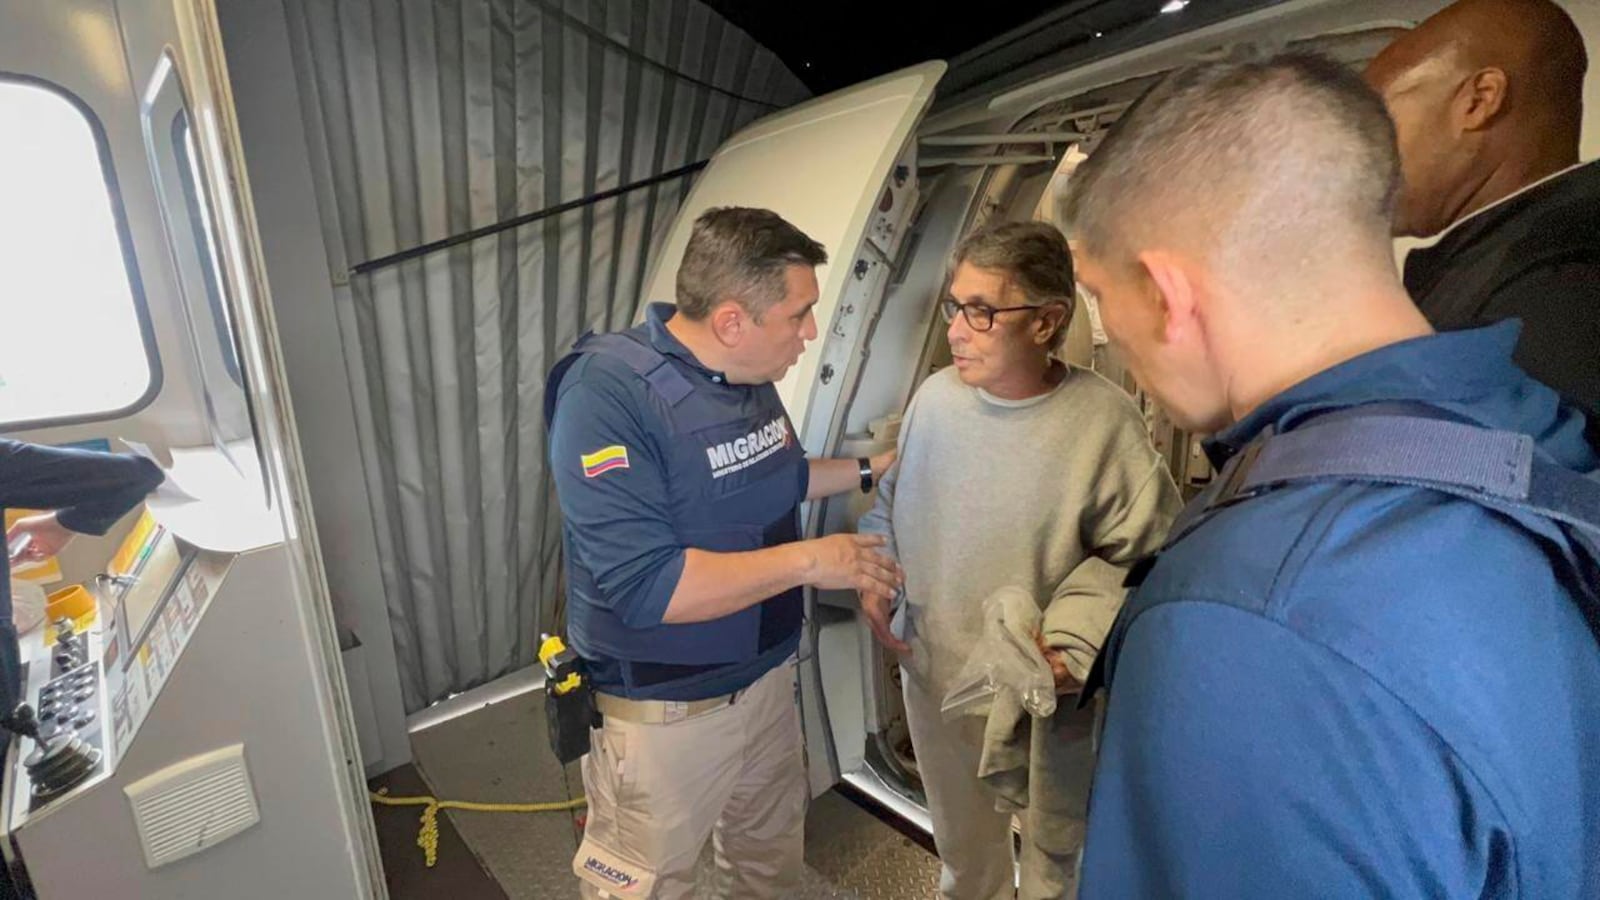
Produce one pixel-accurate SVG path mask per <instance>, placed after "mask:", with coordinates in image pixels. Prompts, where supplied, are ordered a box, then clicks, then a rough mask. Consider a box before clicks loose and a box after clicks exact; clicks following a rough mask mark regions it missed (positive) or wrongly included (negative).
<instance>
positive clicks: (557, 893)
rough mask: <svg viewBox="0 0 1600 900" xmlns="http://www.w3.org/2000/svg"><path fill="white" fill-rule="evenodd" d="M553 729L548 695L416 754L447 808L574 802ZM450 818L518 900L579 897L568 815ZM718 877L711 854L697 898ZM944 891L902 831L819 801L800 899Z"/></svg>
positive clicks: (523, 698)
mask: <svg viewBox="0 0 1600 900" xmlns="http://www.w3.org/2000/svg"><path fill="white" fill-rule="evenodd" d="M544 729H545V719H544V708H543V694H542V692H539V691H534V692H531V693H527V694H522V695H520V696H517V697H513V698H511V699H509V700H505V701H502V702H500V703H496V704H494V705H492V706H488V707H485V708H484V709H482V710H479V711H477V712H474V713H471V714H469V715H466V716H462V717H460V718H458V719H454V720H451V721H449V722H446V723H444V724H442V725H438V726H435V727H433V728H430V729H428V730H426V731H422V732H418V733H417V734H414V735H412V745H413V748H414V750H415V753H416V764H417V767H418V768H419V769H421V770H422V772H423V773H424V774H425V775H426V777H427V779H428V781H429V783H431V784H432V785H433V787H434V788H435V789H436V791H437V796H438V797H439V798H440V799H452V800H482V801H488V802H504V803H511V802H529V801H545V800H558V799H563V798H566V797H568V796H570V795H569V793H568V791H569V785H570V789H571V790H572V791H575V792H581V791H582V789H583V783H582V780H581V779H580V778H579V777H578V774H577V770H576V767H572V769H571V770H570V772H564V771H563V769H562V767H561V766H560V765H558V764H557V763H556V762H555V760H554V759H553V758H552V757H551V755H550V747H549V745H548V744H547V743H546V742H545V737H544V734H545V732H544ZM447 815H449V816H450V818H451V821H452V822H453V823H454V824H455V826H456V828H457V830H458V831H459V832H460V834H461V837H462V839H463V840H464V841H465V842H466V844H467V846H468V847H469V848H470V849H471V851H472V853H473V854H474V855H476V856H477V857H478V859H479V860H480V861H481V862H482V863H483V866H484V868H485V869H487V870H488V871H489V873H490V874H491V875H492V876H493V877H494V878H495V880H496V881H498V882H499V884H500V886H501V887H502V888H503V889H504V891H505V893H506V896H508V897H509V898H511V900H553V898H565V897H576V896H578V888H577V880H576V879H575V878H574V877H573V875H572V871H571V865H572V855H573V853H574V852H575V851H576V850H577V843H578V837H579V835H578V832H577V830H576V828H575V827H574V825H573V821H572V818H571V817H570V816H569V815H565V814H550V815H519V814H505V813H474V812H457V811H451V812H449V813H447ZM711 874H712V863H711V855H710V851H709V848H708V850H707V852H706V854H705V855H704V856H703V857H702V859H701V867H700V871H699V873H698V880H699V884H700V885H701V886H702V887H703V888H704V889H705V890H704V893H699V892H697V896H705V897H710V896H712V895H711V893H710V890H709V885H710V876H711ZM938 883H939V861H938V859H937V858H936V857H935V856H934V855H933V854H931V853H929V852H928V851H926V850H924V849H923V848H922V847H921V846H919V845H918V844H916V843H914V842H913V841H911V840H910V839H908V838H906V837H905V836H904V835H902V834H900V833H899V832H898V831H896V830H895V829H894V828H891V827H890V826H888V825H885V824H884V823H882V822H880V821H879V820H878V819H877V818H875V817H874V816H873V815H872V814H871V813H868V812H867V811H866V810H863V809H862V808H861V807H859V806H857V805H856V804H855V803H854V802H852V801H851V800H849V799H847V798H845V797H843V796H841V795H839V794H837V793H834V792H829V793H827V794H824V795H823V796H821V797H819V798H817V799H816V800H815V801H813V803H812V805H811V810H810V812H809V814H808V816H807V819H806V872H805V876H804V879H803V881H802V883H801V886H800V891H799V892H798V893H797V894H796V895H795V897H796V898H797V900H901V898H905V900H912V898H916V900H922V898H931V897H934V896H935V895H936V893H937V887H938ZM395 896H396V897H403V896H405V894H404V892H403V891H396V892H395ZM451 900H473V898H469V897H466V896H462V895H460V894H454V895H452V896H451Z"/></svg>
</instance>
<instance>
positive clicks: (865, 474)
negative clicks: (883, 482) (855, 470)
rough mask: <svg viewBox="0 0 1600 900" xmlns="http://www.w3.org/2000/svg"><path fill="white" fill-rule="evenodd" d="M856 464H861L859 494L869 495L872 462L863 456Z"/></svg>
mask: <svg viewBox="0 0 1600 900" xmlns="http://www.w3.org/2000/svg"><path fill="white" fill-rule="evenodd" d="M856 462H858V463H860V464H861V493H863V494H870V493H872V460H870V459H867V458H866V457H865V456H863V457H861V458H860V459H857V460H856Z"/></svg>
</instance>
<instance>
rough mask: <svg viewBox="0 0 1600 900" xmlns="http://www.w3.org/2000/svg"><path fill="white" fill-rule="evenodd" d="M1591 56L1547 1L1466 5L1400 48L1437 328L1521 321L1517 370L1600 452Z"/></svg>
mask: <svg viewBox="0 0 1600 900" xmlns="http://www.w3.org/2000/svg"><path fill="white" fill-rule="evenodd" d="M1587 68H1588V54H1587V53H1586V52H1585V51H1584V46H1583V35H1582V34H1580V33H1579V31H1578V28H1577V26H1576V25H1574V24H1573V22H1572V19H1571V17H1569V16H1568V15H1567V13H1566V12H1565V11H1563V10H1562V9H1561V7H1560V6H1558V5H1556V4H1555V3H1554V2H1552V0H1460V2H1458V3H1453V4H1451V5H1450V6H1448V7H1446V8H1445V9H1444V10H1442V11H1440V12H1439V13H1437V14H1436V15H1434V16H1432V17H1431V18H1429V19H1427V20H1426V21H1424V22H1423V23H1422V24H1420V25H1418V26H1417V27H1416V28H1415V29H1413V30H1412V31H1410V32H1409V33H1407V34H1406V35H1404V36H1403V37H1401V38H1400V39H1398V40H1396V41H1395V42H1394V43H1393V44H1390V45H1389V46H1388V47H1387V48H1385V49H1384V51H1383V52H1382V53H1380V54H1378V57H1377V58H1376V59H1374V60H1373V61H1372V65H1370V66H1369V67H1368V68H1367V71H1366V79H1367V82H1368V83H1369V84H1371V85H1372V86H1373V87H1374V88H1376V89H1377V90H1378V91H1379V93H1381V94H1382V95H1383V97H1384V101H1385V102H1386V103H1387V104H1388V107H1389V112H1390V114H1391V115H1392V116H1393V117H1394V121H1395V127H1396V129H1397V131H1398V134H1399V142H1400V167H1401V171H1402V172H1403V173H1404V176H1405V178H1404V181H1405V184H1404V187H1403V188H1402V190H1401V193H1400V202H1399V207H1398V211H1397V214H1396V216H1395V227H1394V231H1395V234H1396V235H1399V236H1403V237H1418V238H1425V237H1432V236H1434V235H1438V236H1439V237H1438V240H1437V241H1436V242H1435V243H1434V244H1433V245H1432V246H1427V247H1420V248H1418V249H1415V250H1413V251H1411V253H1410V255H1409V256H1408V257H1407V259H1406V266H1405V284H1406V289H1407V290H1408V291H1410V293H1411V296H1412V298H1413V299H1415V300H1416V302H1417V306H1418V307H1419V308H1420V309H1421V310H1422V312H1423V314H1424V315H1426V316H1427V317H1428V320H1429V321H1430V322H1432V323H1433V326H1434V327H1435V328H1438V329H1440V330H1441V331H1450V330H1455V329H1459V328H1472V327H1475V326H1479V325H1487V324H1489V323H1491V322H1497V321H1500V320H1502V319H1509V318H1515V319H1519V320H1521V322H1522V333H1521V335H1520V336H1519V338H1518V340H1517V351H1516V356H1515V358H1516V361H1517V363H1518V364H1519V365H1521V366H1522V367H1523V368H1525V369H1527V370H1528V373H1529V374H1531V375H1533V376H1534V377H1535V378H1537V379H1539V380H1540V381H1543V382H1544V383H1546V384H1548V385H1550V386H1551V387H1553V388H1555V389H1556V390H1557V391H1558V392H1559V393H1560V394H1561V395H1562V396H1563V397H1564V398H1565V399H1566V400H1568V401H1569V402H1570V403H1572V404H1573V405H1574V406H1577V407H1578V408H1579V409H1581V410H1583V411H1584V413H1585V414H1586V415H1587V416H1588V418H1589V423H1588V424H1589V430H1588V434H1589V439H1590V442H1591V443H1592V444H1595V445H1596V446H1600V350H1597V348H1600V290H1597V288H1596V285H1600V163H1593V162H1591V163H1580V162H1579V160H1578V140H1579V131H1580V125H1581V123H1582V120H1583V84H1584V73H1585V72H1586V70H1587Z"/></svg>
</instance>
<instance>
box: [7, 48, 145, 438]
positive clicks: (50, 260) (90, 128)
mask: <svg viewBox="0 0 1600 900" xmlns="http://www.w3.org/2000/svg"><path fill="white" fill-rule="evenodd" d="M0 134H5V135H6V139H5V140H4V141H0V197H3V198H5V199H4V202H0V322H3V327H0V428H3V429H6V430H17V429H20V428H24V427H38V426H42V425H47V424H49V425H56V424H63V423H66V422H80V421H88V420H93V419H109V418H119V417H121V416H125V415H128V414H129V413H131V412H133V411H134V410H135V409H137V408H139V407H141V406H143V405H144V404H146V403H148V402H149V401H150V400H151V399H153V398H154V396H155V394H156V391H157V390H158V389H159V388H160V371H161V370H160V365H159V362H158V360H157V357H156V353H155V343H154V338H153V336H152V334H151V330H150V323H149V316H148V313H147V312H146V309H145V304H144V296H143V292H142V290H141V288H140V284H139V275H138V269H137V267H136V266H135V263H134V258H133V248H132V245H131V243H130V241H129V238H128V231H127V221H126V219H125V217H124V215H123V211H122V204H121V199H120V197H119V196H118V194H117V182H116V176H115V174H114V172H113V171H112V167H111V159H110V157H109V154H108V152H107V149H106V143H105V137H104V134H103V132H102V131H101V129H100V125H99V122H98V121H96V120H95V119H94V117H93V114H92V113H90V112H89V110H88V109H87V108H86V107H85V106H83V104H82V103H81V102H80V101H78V100H77V98H75V97H72V96H71V95H70V94H67V93H66V92H65V91H62V90H61V89H59V88H57V87H55V86H54V85H49V84H46V83H44V82H39V81H34V80H31V79H22V78H18V77H15V76H3V77H0Z"/></svg>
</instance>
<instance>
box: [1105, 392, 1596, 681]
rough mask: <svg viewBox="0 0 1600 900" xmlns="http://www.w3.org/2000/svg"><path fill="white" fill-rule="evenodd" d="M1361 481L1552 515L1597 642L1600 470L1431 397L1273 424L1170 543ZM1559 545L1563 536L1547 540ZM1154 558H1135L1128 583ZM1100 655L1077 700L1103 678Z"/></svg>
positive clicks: (1225, 471)
mask: <svg viewBox="0 0 1600 900" xmlns="http://www.w3.org/2000/svg"><path fill="white" fill-rule="evenodd" d="M1319 481H1321V482H1327V481H1362V482H1370V483H1374V484H1395V485H1406V486H1410V487H1418V488H1425V489H1428V490H1433V491H1439V492H1441V493H1445V494H1449V495H1451V496H1454V497H1460V498H1462V499H1464V500H1470V501H1472V502H1473V503H1477V504H1478V505H1480V506H1484V507H1487V508H1489V509H1492V510H1495V511H1497V512H1500V513H1502V514H1504V515H1505V516H1506V517H1507V518H1509V519H1510V520H1512V521H1513V522H1516V523H1517V524H1519V525H1521V526H1522V527H1524V528H1528V529H1529V530H1530V531H1533V532H1534V533H1536V534H1537V535H1538V536H1540V537H1542V538H1546V539H1547V540H1549V539H1550V535H1549V534H1545V533H1543V532H1541V531H1539V528H1538V526H1539V525H1540V524H1541V520H1542V523H1549V524H1550V525H1553V526H1554V528H1555V529H1559V531H1560V532H1561V533H1562V534H1563V535H1564V536H1565V537H1566V538H1567V540H1566V541H1565V542H1560V543H1563V544H1564V546H1560V547H1557V548H1553V550H1554V552H1555V554H1556V555H1557V558H1558V559H1560V560H1562V561H1564V563H1565V566H1564V569H1565V572H1563V573H1562V574H1565V575H1567V576H1569V577H1567V578H1566V579H1564V580H1565V581H1566V582H1567V583H1568V584H1569V585H1570V586H1571V587H1572V589H1573V594H1574V599H1575V600H1576V601H1577V603H1578V608H1579V612H1581V613H1582V614H1583V617H1584V620H1585V621H1586V622H1587V623H1588V626H1589V630H1590V632H1591V633H1592V634H1593V635H1594V637H1595V640H1596V642H1597V643H1600V478H1597V477H1596V476H1595V475H1585V474H1582V473H1579V472H1574V471H1572V470H1571V469H1567V468H1563V467H1562V466H1558V465H1556V464H1554V463H1552V462H1548V461H1546V460H1543V459H1540V458H1538V456H1537V455H1536V454H1535V452H1534V442H1533V439H1532V438H1531V437H1528V436H1527V435H1524V434H1519V433H1517V432H1511V431H1496V430H1494V429H1490V428H1484V427H1482V426H1479V425H1475V424H1471V423H1468V422H1466V421H1464V420H1461V419H1458V418H1456V417H1455V416H1452V415H1451V414H1449V413H1447V412H1444V411H1443V410H1439V409H1437V408H1434V407H1430V406H1426V405H1424V404H1413V403H1403V404H1402V403H1382V404H1371V405H1367V406H1359V407H1352V408H1350V409H1345V410H1340V411H1338V412H1335V413H1329V414H1326V415H1324V416H1322V417H1321V418H1319V419H1318V420H1316V421H1314V422H1311V423H1308V424H1306V425H1304V426H1302V427H1300V428H1296V429H1295V430H1293V431H1290V432H1285V433H1283V434H1275V433H1273V432H1271V431H1270V430H1269V431H1268V432H1267V433H1266V434H1265V435H1263V436H1261V437H1260V438H1257V439H1256V440H1255V441H1253V442H1252V443H1251V444H1249V445H1248V446H1247V447H1245V448H1244V449H1243V450H1242V451H1240V452H1239V453H1237V454H1235V455H1234V457H1233V458H1232V459H1230V460H1228V462H1227V463H1226V464H1224V465H1223V467H1222V470H1221V471H1220V472H1218V473H1217V477H1216V478H1215V479H1214V480H1213V481H1212V483H1211V484H1210V485H1209V486H1208V487H1207V488H1206V490H1205V491H1204V492H1202V493H1201V494H1200V495H1199V496H1198V497H1196V498H1195V499H1194V500H1193V501H1192V502H1191V503H1190V504H1189V505H1188V506H1187V507H1185V508H1184V511H1183V513H1182V514H1181V515H1179V517H1178V519H1177V521H1175V522H1174V523H1173V526H1172V530H1171V532H1170V533H1169V535H1168V538H1167V542H1166V544H1167V546H1169V547H1170V546H1171V545H1173V544H1174V543H1176V542H1178V541H1180V540H1182V539H1183V538H1184V537H1185V536H1186V535H1188V534H1189V533H1191V532H1193V531H1194V530H1195V529H1197V528H1199V527H1200V526H1201V525H1202V524H1204V523H1205V522H1206V520H1207V519H1209V518H1211V516H1213V515H1214V514H1216V513H1217V512H1218V511H1219V510H1222V509H1225V508H1227V507H1229V506H1232V505H1235V504H1238V503H1243V502H1246V501H1248V500H1250V499H1251V498H1253V497H1259V496H1261V495H1263V494H1266V493H1269V492H1271V491H1273V490H1277V489H1279V488H1282V487H1286V486H1289V485H1293V484H1300V483H1304V482H1319ZM1550 542H1551V543H1557V542H1556V541H1550ZM1154 562H1155V557H1147V558H1146V559H1144V560H1141V561H1140V562H1139V563H1138V564H1135V566H1134V567H1133V569H1132V570H1131V571H1130V572H1129V575H1128V582H1127V583H1128V584H1129V585H1130V586H1134V585H1137V584H1138V583H1139V582H1141V581H1142V580H1143V579H1144V576H1145V575H1146V574H1148V572H1149V571H1150V569H1151V567H1152V566H1153V564H1154ZM1105 669H1106V654H1105V651H1104V650H1102V651H1101V653H1100V655H1099V656H1098V657H1096V659H1095V662H1094V665H1093V667H1092V668H1091V670H1090V673H1089V676H1088V678H1087V680H1086V684H1085V689H1084V691H1083V698H1082V699H1080V702H1079V705H1080V706H1082V705H1083V703H1085V702H1087V698H1088V697H1090V696H1092V695H1093V693H1094V692H1095V691H1096V690H1097V689H1098V688H1099V687H1100V686H1101V685H1102V684H1103V683H1104V681H1105V677H1106V671H1105Z"/></svg>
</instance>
